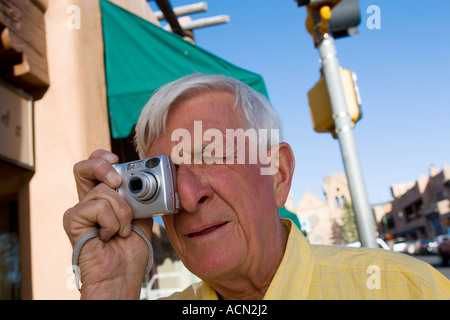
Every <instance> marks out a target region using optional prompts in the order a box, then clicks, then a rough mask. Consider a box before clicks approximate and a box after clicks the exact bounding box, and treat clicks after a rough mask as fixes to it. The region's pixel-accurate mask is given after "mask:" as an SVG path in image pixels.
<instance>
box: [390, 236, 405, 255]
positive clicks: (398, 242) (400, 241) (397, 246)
mask: <svg viewBox="0 0 450 320" xmlns="http://www.w3.org/2000/svg"><path fill="white" fill-rule="evenodd" d="M406 248H407V245H406V239H405V238H397V239H395V240H394V244H393V245H392V251H394V252H400V253H406Z"/></svg>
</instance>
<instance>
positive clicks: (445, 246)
mask: <svg viewBox="0 0 450 320" xmlns="http://www.w3.org/2000/svg"><path fill="white" fill-rule="evenodd" d="M438 249H439V254H440V255H441V257H442V265H443V266H446V265H447V264H448V261H449V260H450V236H445V237H443V238H442V242H441V243H439V247H438Z"/></svg>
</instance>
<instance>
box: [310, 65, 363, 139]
mask: <svg viewBox="0 0 450 320" xmlns="http://www.w3.org/2000/svg"><path fill="white" fill-rule="evenodd" d="M340 71H341V79H342V85H343V87H344V93H345V100H346V102H347V109H348V113H349V115H350V118H351V119H352V123H353V125H355V123H356V122H358V121H359V120H360V119H361V118H362V112H361V98H360V95H359V89H358V85H357V83H356V75H355V74H354V73H353V72H351V71H350V70H349V69H344V68H340ZM308 100H309V110H310V111H311V118H312V122H313V128H314V130H315V131H316V132H330V133H331V134H332V135H333V137H334V138H335V139H336V138H337V134H336V132H335V128H334V120H333V113H332V111H331V104H330V98H329V96H328V91H327V84H326V82H325V78H324V77H321V78H320V80H319V81H318V82H317V83H316V84H315V85H314V87H313V88H312V89H311V90H310V91H309V92H308Z"/></svg>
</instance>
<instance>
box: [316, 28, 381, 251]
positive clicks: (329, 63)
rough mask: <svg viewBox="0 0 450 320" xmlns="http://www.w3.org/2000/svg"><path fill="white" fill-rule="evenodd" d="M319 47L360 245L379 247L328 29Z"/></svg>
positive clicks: (335, 53)
mask: <svg viewBox="0 0 450 320" xmlns="http://www.w3.org/2000/svg"><path fill="white" fill-rule="evenodd" d="M318 49H319V52H320V56H321V59H322V65H323V74H324V77H325V81H326V84H327V89H328V95H329V97H330V103H331V110H332V113H333V119H334V123H335V131H336V133H337V136H338V139H339V145H340V148H341V154H342V159H343V161H344V167H345V172H346V174H347V180H348V185H349V188H350V194H351V197H352V205H353V211H354V212H355V217H356V224H357V227H358V233H359V238H360V240H361V245H362V246H363V247H369V248H377V247H378V245H377V242H376V237H375V221H374V218H373V214H372V210H371V209H370V205H369V201H368V198H367V191H366V187H365V185H364V179H363V175H362V169H361V165H360V160H359V156H358V150H357V147H356V140H355V135H354V133H353V124H352V120H351V118H350V115H349V113H348V109H347V102H346V100H345V95H344V88H343V86H342V80H341V73H340V69H339V60H338V57H337V51H336V47H335V45H334V39H333V37H332V36H330V35H329V34H328V33H326V34H324V35H323V38H322V40H321V41H320V43H319V44H318Z"/></svg>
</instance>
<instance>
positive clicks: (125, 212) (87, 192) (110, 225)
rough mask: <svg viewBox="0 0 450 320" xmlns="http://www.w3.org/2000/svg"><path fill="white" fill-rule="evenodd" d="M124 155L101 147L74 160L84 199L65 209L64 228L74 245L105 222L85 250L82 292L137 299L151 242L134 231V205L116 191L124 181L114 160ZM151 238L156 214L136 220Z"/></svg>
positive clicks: (85, 295) (87, 295)
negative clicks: (88, 155)
mask: <svg viewBox="0 0 450 320" xmlns="http://www.w3.org/2000/svg"><path fill="white" fill-rule="evenodd" d="M118 160H119V158H118V157H117V156H116V155H114V154H112V153H110V152H108V151H105V150H97V151H95V152H94V153H92V154H91V156H90V157H89V159H88V160H84V161H80V162H78V163H77V164H75V166H74V176H75V181H76V184H77V191H78V198H79V203H78V204H76V205H75V206H74V207H73V208H70V209H68V210H67V211H66V213H65V214H64V219H63V223H64V229H65V231H66V233H67V235H68V237H69V239H70V241H71V243H72V246H74V245H75V244H76V242H77V241H78V240H79V239H80V238H81V237H82V236H83V235H84V234H86V233H88V232H90V231H93V230H96V229H98V228H100V237H99V238H94V239H91V240H89V241H88V242H87V243H86V244H85V245H84V246H83V248H82V250H81V253H80V256H79V264H78V266H79V268H80V270H81V281H82V283H83V286H82V296H81V297H82V298H92V299H133V298H134V299H137V298H139V294H140V288H141V283H142V279H143V277H144V272H145V268H146V265H147V260H148V246H147V244H146V243H145V241H144V240H143V239H142V238H141V236H139V235H138V234H136V233H134V232H132V230H131V222H132V219H133V216H132V211H131V208H130V207H129V205H128V204H127V203H126V201H125V200H124V199H123V198H122V197H121V196H120V195H119V194H118V193H117V192H116V191H115V188H117V187H119V186H120V184H121V183H122V179H121V177H120V175H119V174H118V173H117V172H116V171H115V170H114V168H113V166H112V164H115V163H117V162H118ZM133 223H134V224H136V225H137V226H138V227H139V228H140V229H141V230H142V231H143V232H144V233H145V234H146V235H147V237H148V238H149V239H151V234H152V226H153V220H152V219H140V220H136V221H134V222H133Z"/></svg>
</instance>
